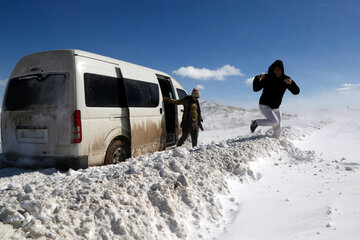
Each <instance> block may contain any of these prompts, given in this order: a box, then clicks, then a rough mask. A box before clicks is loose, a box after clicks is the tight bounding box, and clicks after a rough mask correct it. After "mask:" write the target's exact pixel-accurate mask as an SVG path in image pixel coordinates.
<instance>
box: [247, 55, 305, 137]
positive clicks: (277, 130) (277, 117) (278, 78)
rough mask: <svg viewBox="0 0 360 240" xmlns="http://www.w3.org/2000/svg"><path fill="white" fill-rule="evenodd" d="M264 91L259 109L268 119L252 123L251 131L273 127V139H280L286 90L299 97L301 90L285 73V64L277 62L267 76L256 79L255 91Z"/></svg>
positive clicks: (261, 75)
mask: <svg viewBox="0 0 360 240" xmlns="http://www.w3.org/2000/svg"><path fill="white" fill-rule="evenodd" d="M261 89H263V91H262V94H261V97H260V101H259V108H260V111H261V113H262V114H263V115H264V116H265V118H266V119H256V120H253V121H251V125H250V131H251V132H252V133H254V132H255V129H256V128H257V127H258V126H271V127H272V128H273V130H274V133H273V137H275V138H279V137H280V134H281V127H280V123H281V112H280V110H279V108H280V105H281V102H282V98H283V96H284V93H285V91H286V89H288V90H289V91H290V92H291V93H292V94H294V95H298V94H299V93H300V88H299V87H298V86H297V85H296V83H295V81H294V80H292V79H291V78H290V77H289V76H287V75H285V73H284V64H283V62H282V61H281V60H276V61H275V62H274V63H273V64H271V66H270V67H269V69H268V73H267V74H260V75H258V76H256V77H255V78H254V82H253V90H254V92H258V91H260V90H261Z"/></svg>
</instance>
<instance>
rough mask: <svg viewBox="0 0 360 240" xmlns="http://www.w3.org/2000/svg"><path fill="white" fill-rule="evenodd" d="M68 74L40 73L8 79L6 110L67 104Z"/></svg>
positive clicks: (56, 106) (55, 106)
mask: <svg viewBox="0 0 360 240" xmlns="http://www.w3.org/2000/svg"><path fill="white" fill-rule="evenodd" d="M69 89H70V83H69V74H68V73H41V74H36V75H29V76H23V77H17V78H13V79H10V81H9V86H8V89H7V93H6V98H5V107H6V109H7V110H30V109H45V108H60V107H66V106H68V105H69V92H70V91H69Z"/></svg>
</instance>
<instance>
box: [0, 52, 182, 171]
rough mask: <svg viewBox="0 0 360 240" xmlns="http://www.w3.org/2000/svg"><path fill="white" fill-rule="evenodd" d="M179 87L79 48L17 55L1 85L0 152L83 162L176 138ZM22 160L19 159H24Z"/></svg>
mask: <svg viewBox="0 0 360 240" xmlns="http://www.w3.org/2000/svg"><path fill="white" fill-rule="evenodd" d="M185 95H186V91H185V90H184V88H183V87H182V86H181V85H180V84H179V83H178V82H177V81H176V80H175V79H173V78H172V77H171V76H169V75H168V74H166V73H163V72H160V71H157V70H154V69H150V68H146V67H142V66H139V65H135V64H132V63H128V62H124V61H120V60H116V59H113V58H108V57H104V56H100V55H97V54H93V53H89V52H84V51H80V50H55V51H47V52H40V53H35V54H32V55H29V56H26V57H24V58H22V59H21V60H20V61H19V62H18V63H17V65H16V66H15V68H14V70H13V72H12V74H11V77H10V79H9V82H8V84H7V87H6V91H5V95H4V100H3V107H2V121H1V132H2V134H1V137H2V150H3V155H4V157H5V158H6V159H7V162H10V163H13V164H16V163H17V164H18V163H19V162H21V163H20V165H21V164H27V165H26V166H25V167H38V166H43V167H51V166H55V167H57V168H67V167H70V168H74V169H77V168H86V167H88V166H93V165H102V164H110V163H116V162H121V161H123V160H124V159H126V158H128V157H136V156H139V155H141V154H145V153H150V152H154V151H159V150H163V149H165V148H166V147H168V146H172V145H175V143H176V141H177V139H178V137H179V135H180V134H181V128H180V122H181V115H182V114H181V112H182V111H183V106H175V105H172V104H169V103H165V102H163V97H170V98H175V99H181V98H183V97H184V96H185ZM24 159H26V161H23V160H24Z"/></svg>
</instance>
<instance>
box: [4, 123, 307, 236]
mask: <svg viewBox="0 0 360 240" xmlns="http://www.w3.org/2000/svg"><path fill="white" fill-rule="evenodd" d="M285 136H286V137H284V139H283V140H281V141H279V140H277V139H273V138H270V137H267V136H265V135H261V134H257V135H254V136H244V137H238V138H233V139H228V140H226V141H225V142H222V143H211V144H207V145H201V146H200V147H198V148H194V149H186V148H184V147H180V148H175V149H170V150H167V151H164V152H158V153H154V154H151V155H146V156H141V157H138V158H134V159H130V160H128V161H127V162H125V163H122V164H118V165H110V166H103V167H91V168H88V169H85V170H79V171H73V170H69V171H67V172H57V171H56V170H53V169H48V170H43V171H28V172H24V173H23V174H18V172H16V173H15V174H14V175H13V176H9V175H11V174H9V171H11V170H10V169H2V170H1V171H0V176H3V177H2V178H1V182H0V191H1V196H2V198H1V199H0V221H1V222H2V223H3V224H2V225H0V229H1V230H0V233H1V232H7V233H9V231H10V230H9V229H10V228H11V231H13V232H14V233H15V234H17V235H21V236H24V237H32V238H38V237H47V238H57V239H58V238H61V239H71V238H76V239H81V238H83V239H96V238H101V239H209V238H210V237H211V236H215V235H218V234H219V233H220V232H222V231H223V229H224V227H225V226H227V225H228V224H229V222H230V219H228V218H227V216H226V215H224V214H222V213H223V204H222V202H223V198H224V197H225V198H226V195H227V194H228V193H229V186H228V180H229V179H232V180H233V181H236V182H238V183H244V182H249V181H252V180H255V179H257V178H258V177H259V176H257V175H256V174H254V173H253V171H252V170H251V169H249V162H251V161H256V160H257V159H259V158H271V157H272V156H276V155H277V154H281V155H287V156H289V157H291V159H293V160H294V161H303V160H308V159H312V158H313V153H312V152H306V151H300V150H299V149H297V148H295V147H294V146H293V145H292V143H291V142H290V141H288V140H286V139H290V138H291V137H296V135H294V133H292V132H291V129H287V130H286V129H285ZM264 149H266V151H264ZM4 175H6V176H4ZM227 201H230V202H231V201H233V199H232V198H230V197H228V200H227ZM234 204H238V203H237V202H234ZM4 224H5V225H4ZM4 226H5V227H4ZM14 236H15V235H14Z"/></svg>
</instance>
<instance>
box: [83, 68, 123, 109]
mask: <svg viewBox="0 0 360 240" xmlns="http://www.w3.org/2000/svg"><path fill="white" fill-rule="evenodd" d="M84 81H85V103H86V106H87V107H126V95H125V91H124V87H123V83H122V81H121V79H119V78H114V77H108V76H103V75H97V74H92V73H85V74H84Z"/></svg>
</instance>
